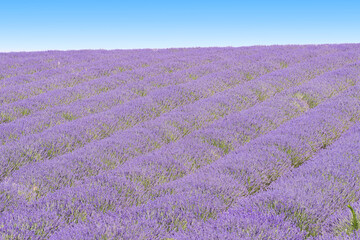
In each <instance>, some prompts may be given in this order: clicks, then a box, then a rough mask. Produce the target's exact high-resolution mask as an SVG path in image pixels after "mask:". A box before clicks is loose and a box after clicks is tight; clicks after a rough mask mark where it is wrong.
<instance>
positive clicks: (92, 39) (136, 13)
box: [0, 0, 360, 52]
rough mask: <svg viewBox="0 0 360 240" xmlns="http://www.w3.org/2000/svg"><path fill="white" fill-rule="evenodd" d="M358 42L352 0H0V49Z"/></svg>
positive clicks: (359, 20)
mask: <svg viewBox="0 0 360 240" xmlns="http://www.w3.org/2000/svg"><path fill="white" fill-rule="evenodd" d="M359 42H360V1H356V0H352V1H350V0H343V1H322V0H321V1H316V0H312V1H309V0H301V1H297V0H296V1H291V0H287V1H285V0H275V1H270V0H269V1H266V0H252V1H251V0H249V1H242V0H238V1H233V0H232V1H230V0H222V1H202V0H199V1H196V0H192V1H188V0H183V1H177V0H168V1H137V0H132V1H130V0H129V1H107V0H98V1H92V0H87V1H76V0H72V1H68V0H63V1H37V0H33V1H26V0H22V1H19V0H0V52H9V51H39V50H40V51H43V50H69V49H138V48H172V47H210V46H220V47H221V46H233V47H239V46H252V45H273V44H324V43H359Z"/></svg>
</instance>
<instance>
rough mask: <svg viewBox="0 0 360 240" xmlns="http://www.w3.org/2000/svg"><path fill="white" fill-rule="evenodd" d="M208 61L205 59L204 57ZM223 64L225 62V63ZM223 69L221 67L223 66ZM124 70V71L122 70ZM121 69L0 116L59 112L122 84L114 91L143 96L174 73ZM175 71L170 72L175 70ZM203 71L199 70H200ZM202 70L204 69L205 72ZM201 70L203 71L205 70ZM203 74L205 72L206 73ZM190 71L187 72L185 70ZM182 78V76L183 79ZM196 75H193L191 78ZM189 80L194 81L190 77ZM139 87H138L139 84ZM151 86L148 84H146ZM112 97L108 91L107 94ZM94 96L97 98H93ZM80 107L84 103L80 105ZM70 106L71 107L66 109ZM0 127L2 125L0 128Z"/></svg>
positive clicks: (10, 107)
mask: <svg viewBox="0 0 360 240" xmlns="http://www.w3.org/2000/svg"><path fill="white" fill-rule="evenodd" d="M206 59H207V58H206ZM171 60H172V59H169V62H168V63H167V64H168V65H170V64H171V62H173V63H175V62H176V61H178V59H177V58H175V59H174V60H172V61H171ZM224 64H225V63H224ZM218 65H219V66H217V67H218V68H219V69H220V67H221V65H220V64H218ZM222 67H224V66H222ZM177 68H178V69H176V70H178V71H179V70H182V69H184V68H185V69H186V68H189V66H188V64H187V63H185V64H183V65H182V66H177ZM124 70H125V69H124ZM124 70H122V69H121V70H120V73H118V74H114V73H113V75H111V76H110V77H100V78H96V79H94V80H91V81H88V82H84V83H81V84H79V85H77V86H75V87H71V88H65V89H57V90H53V91H49V92H47V93H45V94H41V95H36V96H35V97H32V98H29V99H26V100H23V101H17V102H14V103H12V104H6V105H3V106H2V107H1V108H0V115H1V116H2V118H3V119H2V121H3V122H10V121H13V120H15V119H17V118H19V117H22V116H27V115H29V114H31V113H34V112H37V111H39V110H44V109H47V112H50V113H51V112H58V111H57V109H51V107H54V106H57V105H62V106H64V105H68V104H70V103H72V102H74V101H77V100H79V99H84V98H89V97H91V96H94V95H97V94H99V93H107V92H108V91H111V90H114V89H116V88H118V87H119V86H122V87H125V86H124V85H126V84H127V86H126V88H125V89H117V91H119V90H120V91H121V90H122V91H126V90H128V91H131V92H132V93H135V94H140V93H142V94H143V95H144V94H146V90H147V88H149V86H147V83H148V82H154V79H155V78H160V79H163V78H169V75H170V76H174V75H175V74H170V73H169V70H168V69H164V66H163V64H156V65H154V66H151V65H150V63H149V64H148V65H146V67H139V68H135V69H132V71H125V72H124ZM176 70H175V69H174V70H172V71H171V72H174V71H176ZM201 70H202V69H200V71H201ZM204 70H205V69H204ZM204 70H203V71H204ZM185 71H186V70H183V71H180V74H178V75H180V76H182V77H183V78H184V77H188V78H190V77H189V75H190V74H191V73H189V75H185V74H184V73H185ZM205 71H206V70H205ZM188 72H190V71H188ZM184 75H185V76H184ZM190 76H191V75H190ZM194 76H195V75H194ZM190 79H194V77H193V78H190ZM140 84H141V85H140ZM148 84H149V85H150V83H148ZM150 86H152V87H156V86H158V85H155V84H154V83H153V84H152V85H150ZM110 94H111V92H110ZM115 94H117V95H119V92H115ZM95 97H96V96H95ZM82 105H83V104H82ZM69 107H72V106H69ZM0 126H1V125H0Z"/></svg>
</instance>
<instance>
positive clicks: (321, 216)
mask: <svg viewBox="0 0 360 240" xmlns="http://www.w3.org/2000/svg"><path fill="white" fill-rule="evenodd" d="M359 144H360V124H359V123H357V124H356V125H355V126H354V127H352V128H350V129H349V130H348V131H347V133H346V134H344V136H342V137H341V138H340V139H339V140H337V141H336V142H335V143H334V144H333V145H331V146H329V147H328V148H326V149H322V150H320V151H319V153H318V154H316V155H315V156H314V157H313V158H311V159H309V160H308V162H306V163H304V164H303V165H302V166H301V167H299V169H298V170H297V171H291V172H288V173H287V174H286V175H285V176H283V177H281V178H280V179H278V180H277V181H275V182H274V183H273V184H272V185H271V186H270V188H269V189H268V190H267V191H264V192H261V193H259V194H257V195H255V196H251V197H248V198H243V199H242V200H241V201H240V202H239V203H238V204H237V206H236V207H232V208H230V209H229V210H228V211H227V212H225V213H224V214H222V215H221V216H220V217H218V218H217V219H216V220H215V221H209V222H207V223H205V224H201V226H197V228H193V229H192V231H193V232H192V233H191V235H189V234H187V235H183V234H179V235H178V236H177V237H175V238H176V239H199V237H200V236H201V237H202V238H206V236H213V237H215V236H216V237H217V238H219V239H232V238H238V237H240V236H247V237H250V236H251V237H252V238H254V237H255V236H256V237H259V238H260V235H261V234H263V235H262V236H263V237H264V236H268V237H270V236H271V237H270V238H272V239H274V238H276V239H280V238H284V237H285V236H286V237H288V238H291V239H303V238H304V237H305V236H309V237H310V236H312V238H309V239H334V238H336V236H338V238H339V239H346V238H348V239H354V237H355V236H354V235H353V234H354V231H356V230H359V227H357V229H354V227H353V221H354V218H353V215H352V214H351V210H350V209H349V208H348V207H347V206H348V205H349V204H350V206H352V207H353V208H354V209H355V212H356V214H357V216H359V214H360V205H359V199H360V194H359V193H360V186H359V179H360V164H359V158H360V149H359ZM354 201H355V203H354ZM357 221H360V219H357ZM214 226H216V228H214ZM277 227H279V228H280V229H281V230H282V231H283V233H284V234H285V235H282V236H281V235H271V234H269V229H271V228H277ZM284 227H285V228H284ZM245 229H247V232H246V231H245ZM260 229H261V230H260ZM290 229H292V230H290ZM284 230H285V231H284ZM301 231H302V233H301V234H300V232H301ZM270 233H271V231H270ZM358 233H360V232H359V231H358ZM180 236H181V237H180ZM299 236H301V238H300V237H299ZM358 236H359V235H358Z"/></svg>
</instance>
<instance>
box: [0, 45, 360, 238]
mask: <svg viewBox="0 0 360 240" xmlns="http://www.w3.org/2000/svg"><path fill="white" fill-rule="evenodd" d="M359 120H360V44H343V45H304V46H301V45H294V46H291V45H289V46H269V47H265V46H257V47H241V48H188V49H163V50H148V49H144V50H112V51H105V50H83V51H48V52H33V53H0V238H1V239H86V240H87V239H135V240H137V239H176V240H188V239H193V240H198V239H205V240H207V239H323V240H328V239H357V238H359V239H360V122H359Z"/></svg>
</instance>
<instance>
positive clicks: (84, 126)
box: [0, 60, 341, 178]
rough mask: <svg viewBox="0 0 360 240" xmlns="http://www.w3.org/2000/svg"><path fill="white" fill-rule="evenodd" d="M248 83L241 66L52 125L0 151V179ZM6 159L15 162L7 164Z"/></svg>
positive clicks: (263, 70) (259, 71)
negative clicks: (100, 111)
mask: <svg viewBox="0 0 360 240" xmlns="http://www.w3.org/2000/svg"><path fill="white" fill-rule="evenodd" d="M340 61H341V60H340ZM264 65H265V66H264ZM264 65H262V64H260V65H259V66H254V68H255V69H253V70H256V71H255V72H256V74H258V75H262V74H265V73H267V72H268V71H269V67H270V66H271V65H270V63H269V62H266V61H265V64H264ZM269 65H270V66H269ZM271 67H272V68H273V70H276V68H277V67H279V66H278V64H274V66H271ZM210 79H211V81H210ZM248 80H249V78H248V75H247V74H246V73H244V67H238V68H233V69H229V70H224V71H221V72H217V73H214V74H209V75H206V76H205V77H203V78H201V79H200V78H199V79H197V81H195V82H194V83H192V82H190V83H185V84H179V85H176V86H169V87H165V88H162V89H158V90H155V91H152V92H151V93H149V94H148V95H147V96H145V97H143V98H140V99H135V100H134V101H131V102H129V103H126V104H122V105H120V106H118V107H114V108H112V109H110V110H108V111H105V112H102V113H99V114H93V115H90V116H88V117H85V118H81V119H76V120H74V121H72V122H70V123H66V124H62V125H58V126H55V127H53V128H50V129H49V130H48V131H44V132H43V133H40V134H33V135H29V136H25V137H23V138H20V139H19V141H17V142H14V143H11V144H9V145H7V146H2V147H1V148H0V153H1V157H0V165H1V167H2V171H1V173H0V176H1V177H2V178H3V177H4V176H6V175H8V173H10V172H12V171H13V170H16V169H17V168H19V167H21V166H22V165H24V164H26V163H27V162H33V161H41V160H43V159H49V158H53V157H55V156H57V155H61V154H64V153H66V152H70V151H73V150H75V149H77V148H80V147H83V146H84V145H85V144H88V143H89V142H91V141H94V140H97V139H103V138H106V137H108V136H110V135H112V134H113V133H114V132H115V131H118V130H122V129H126V128H129V127H132V126H133V125H135V124H137V123H139V122H143V121H146V120H150V119H152V118H156V117H158V116H159V115H161V114H162V113H165V112H169V111H171V110H172V109H174V108H176V107H179V106H181V105H186V104H189V103H191V102H196V101H198V100H199V99H201V98H206V97H209V96H211V95H213V94H214V93H216V92H221V91H224V90H226V89H229V88H231V87H234V86H235V85H237V84H240V83H243V82H246V81H248ZM9 159H16V161H11V162H9V161H8V160H9Z"/></svg>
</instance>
